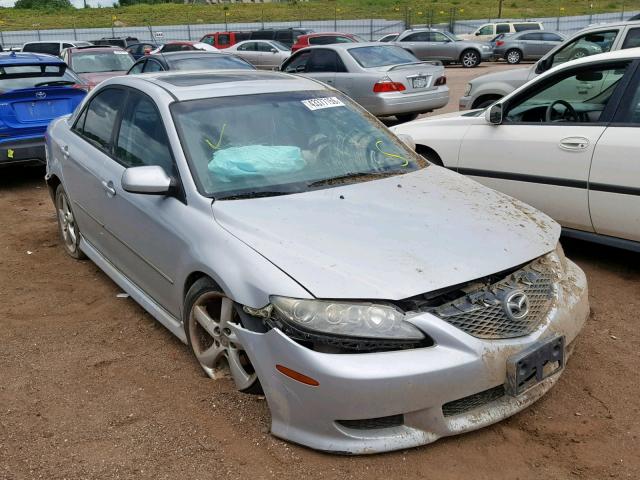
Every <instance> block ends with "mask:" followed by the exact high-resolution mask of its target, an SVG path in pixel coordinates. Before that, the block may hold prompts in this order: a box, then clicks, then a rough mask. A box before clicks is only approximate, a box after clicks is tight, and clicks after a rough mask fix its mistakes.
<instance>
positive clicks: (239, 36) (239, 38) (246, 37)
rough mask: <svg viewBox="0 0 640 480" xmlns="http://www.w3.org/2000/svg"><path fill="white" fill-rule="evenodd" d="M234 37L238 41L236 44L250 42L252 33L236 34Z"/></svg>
mask: <svg viewBox="0 0 640 480" xmlns="http://www.w3.org/2000/svg"><path fill="white" fill-rule="evenodd" d="M234 37H235V39H236V43H237V42H241V41H243V40H249V39H250V38H251V32H236V33H235V35H234Z"/></svg>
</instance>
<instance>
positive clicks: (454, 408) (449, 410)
mask: <svg viewBox="0 0 640 480" xmlns="http://www.w3.org/2000/svg"><path fill="white" fill-rule="evenodd" d="M504 395H505V390H504V385H498V386H497V387H493V388H490V389H489V390H485V391H483V392H478V393H474V394H473V395H469V396H468V397H464V398H461V399H460V400H454V401H453V402H449V403H445V404H444V405H443V406H442V414H443V415H444V416H445V417H453V416H454V415H460V414H463V413H466V412H468V411H470V410H473V409H474V408H478V407H482V406H483V405H486V404H487V403H490V402H493V401H494V400H498V399H499V398H502V397H504Z"/></svg>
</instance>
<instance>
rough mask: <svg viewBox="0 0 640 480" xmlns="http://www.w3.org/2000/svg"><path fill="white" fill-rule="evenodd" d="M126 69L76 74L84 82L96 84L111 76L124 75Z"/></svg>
mask: <svg viewBox="0 0 640 480" xmlns="http://www.w3.org/2000/svg"><path fill="white" fill-rule="evenodd" d="M126 74H127V72H126V71H121V72H120V71H118V72H96V73H79V74H78V76H79V77H80V78H81V79H82V80H84V82H86V83H88V84H91V85H98V84H99V83H100V82H104V81H105V80H109V79H110V78H113V77H119V76H120V75H126Z"/></svg>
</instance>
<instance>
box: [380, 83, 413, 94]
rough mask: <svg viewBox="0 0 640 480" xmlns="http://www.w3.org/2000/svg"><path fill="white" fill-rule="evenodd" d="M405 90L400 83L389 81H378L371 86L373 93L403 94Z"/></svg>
mask: <svg viewBox="0 0 640 480" xmlns="http://www.w3.org/2000/svg"><path fill="white" fill-rule="evenodd" d="M406 89H407V88H406V87H405V86H404V85H403V84H402V83H400V82H392V81H391V80H380V81H379V82H378V83H376V84H375V85H374V86H373V93H385V92H403V91H404V90H406Z"/></svg>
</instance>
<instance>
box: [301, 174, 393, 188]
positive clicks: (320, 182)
mask: <svg viewBox="0 0 640 480" xmlns="http://www.w3.org/2000/svg"><path fill="white" fill-rule="evenodd" d="M399 173H402V172H399V171H392V172H351V173H347V174H344V175H339V176H337V177H331V178H323V179H322V180H317V181H315V182H311V183H308V184H307V186H308V187H319V186H321V185H327V184H331V183H333V182H340V181H341V180H351V179H357V178H365V177H376V178H379V177H391V176H393V175H397V174H399Z"/></svg>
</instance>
